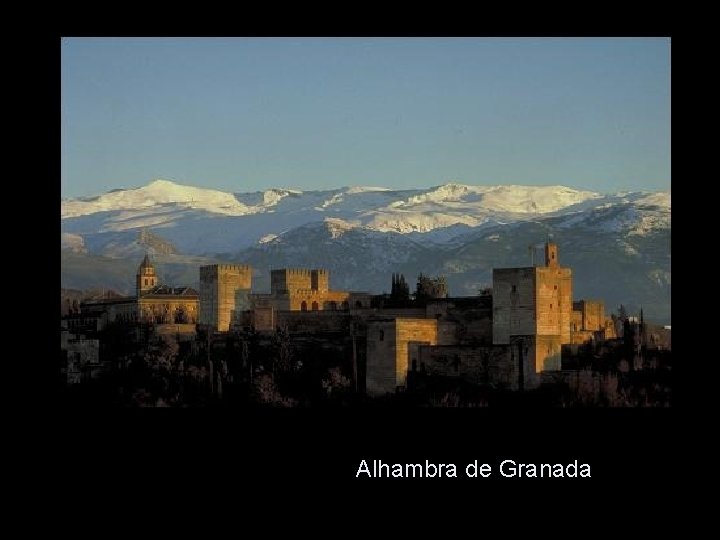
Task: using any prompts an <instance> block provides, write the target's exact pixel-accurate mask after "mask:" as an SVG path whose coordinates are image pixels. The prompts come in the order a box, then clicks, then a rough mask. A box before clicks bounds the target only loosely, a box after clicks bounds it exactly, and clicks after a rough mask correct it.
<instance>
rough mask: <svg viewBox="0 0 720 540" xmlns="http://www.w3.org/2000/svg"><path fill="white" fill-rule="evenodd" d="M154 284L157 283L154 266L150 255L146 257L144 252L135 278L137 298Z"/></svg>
mask: <svg viewBox="0 0 720 540" xmlns="http://www.w3.org/2000/svg"><path fill="white" fill-rule="evenodd" d="M155 285H157V276H156V275H155V267H154V266H153V265H152V263H151V262H150V257H148V255H147V253H146V254H145V258H144V259H143V262H142V263H140V267H139V268H138V271H137V275H136V280H135V289H136V291H137V296H138V298H140V297H141V296H142V295H143V294H145V293H147V292H148V291H150V290H152V289H153V288H154V287H155Z"/></svg>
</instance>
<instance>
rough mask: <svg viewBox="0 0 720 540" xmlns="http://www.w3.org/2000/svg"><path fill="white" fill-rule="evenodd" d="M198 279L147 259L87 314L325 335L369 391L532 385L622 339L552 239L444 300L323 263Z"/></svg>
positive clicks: (238, 268) (204, 273)
mask: <svg viewBox="0 0 720 540" xmlns="http://www.w3.org/2000/svg"><path fill="white" fill-rule="evenodd" d="M199 278H200V292H199V293H198V292H197V291H195V290H194V289H192V288H190V287H178V288H173V287H169V286H167V285H163V284H159V283H158V281H159V280H158V277H157V274H156V271H155V267H154V265H153V264H152V263H151V261H150V259H149V257H148V256H147V255H146V256H145V258H144V259H143V261H142V262H141V264H140V266H139V268H138V271H137V274H136V296H135V297H125V298H115V299H110V300H101V301H92V302H85V303H83V304H82V312H83V315H85V316H90V317H92V316H93V314H95V315H97V316H98V317H103V320H104V321H105V322H108V321H113V320H120V321H126V322H134V323H142V324H148V323H149V324H151V325H153V326H154V327H155V328H158V329H162V328H165V327H168V328H170V329H171V330H172V331H173V332H177V333H178V334H180V333H186V334H195V332H196V329H197V328H201V329H203V331H205V332H208V335H214V334H222V333H232V334H234V335H236V336H248V335H254V336H260V339H265V340H270V341H272V339H273V337H272V336H276V335H277V332H279V331H282V333H283V335H286V336H291V337H292V336H295V337H296V338H298V339H297V343H298V345H297V346H299V347H301V346H303V345H302V343H306V344H307V343H308V342H312V340H317V339H321V340H322V341H323V343H324V344H325V345H326V346H327V348H328V350H329V349H333V348H334V347H337V350H338V351H339V352H338V354H340V355H346V356H347V355H348V354H351V356H352V365H353V372H354V375H353V376H354V378H356V380H357V381H359V382H357V383H356V384H357V388H358V389H359V390H360V391H365V392H367V393H368V394H369V395H372V396H379V395H384V394H388V393H394V392H397V391H402V390H403V389H406V388H408V387H410V386H412V385H413V384H414V381H416V380H420V379H421V378H423V377H428V376H439V377H441V378H459V379H463V380H465V381H469V382H471V383H474V384H481V385H496V386H500V387H504V388H508V389H514V390H523V389H530V388H535V387H537V386H538V385H539V384H540V383H541V382H542V376H543V374H544V373H552V372H558V371H560V370H561V369H562V353H563V348H564V347H573V346H575V347H577V346H580V345H582V344H584V343H590V342H595V341H598V342H602V341H604V340H607V339H612V338H615V337H616V332H615V325H614V323H613V321H612V320H610V318H608V317H607V316H606V314H605V311H604V304H603V303H602V302H601V301H596V300H584V299H583V300H577V301H574V300H573V283H572V278H573V276H572V270H571V269H570V268H567V267H563V266H561V265H560V261H559V251H558V246H557V245H556V244H554V243H552V242H547V243H546V244H545V246H544V260H543V261H541V262H540V263H539V264H537V265H535V264H533V265H532V266H524V267H513V268H495V269H493V283H492V288H491V289H490V290H488V291H486V292H484V293H483V294H480V295H478V296H472V297H449V296H448V295H447V290H446V288H442V287H441V289H442V290H440V292H438V293H437V294H420V293H418V294H417V295H416V297H415V298H410V295H409V290H408V287H407V285H405V284H404V283H405V282H404V277H402V279H400V278H399V277H397V276H395V275H393V284H394V289H393V293H392V294H391V295H371V294H368V293H363V292H352V291H338V290H333V289H331V288H330V273H329V271H328V270H327V269H322V268H315V269H304V268H283V269H273V270H271V272H270V292H269V293H254V292H253V290H252V285H253V282H252V278H253V269H252V268H251V267H250V266H248V265H243V264H212V265H205V266H201V267H200V270H199ZM419 279H420V280H421V282H423V283H424V282H427V283H431V282H433V280H431V279H430V278H427V277H425V276H423V275H422V274H421V276H420V278H419ZM422 280H424V281H422ZM436 281H437V282H438V284H444V280H443V279H442V278H438V280H436ZM433 283H434V282H433ZM400 284H403V285H404V286H403V287H399V285H400ZM401 289H402V290H401ZM418 290H420V288H418ZM75 319H76V320H81V319H80V318H79V317H76V318H75ZM70 322H71V321H70ZM263 336H264V337H263ZM243 339H244V338H243ZM293 339H295V338H293ZM348 340H350V342H351V343H350V344H349V341H348ZM348 351H351V353H349V352H348Z"/></svg>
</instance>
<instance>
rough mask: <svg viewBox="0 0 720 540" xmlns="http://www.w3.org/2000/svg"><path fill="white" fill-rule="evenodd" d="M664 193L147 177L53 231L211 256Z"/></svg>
mask: <svg viewBox="0 0 720 540" xmlns="http://www.w3.org/2000/svg"><path fill="white" fill-rule="evenodd" d="M663 197H665V198H667V210H668V213H669V193H666V194H649V193H643V192H635V193H626V194H613V195H602V194H599V193H595V192H591V191H580V190H576V189H572V188H568V187H564V186H469V185H463V184H457V183H450V184H445V185H441V186H436V187H433V188H429V189H416V190H391V189H388V188H382V187H357V186H356V187H345V188H339V189H335V190H324V191H300V190H293V189H270V190H266V191H263V192H254V193H226V192H222V191H217V190H211V189H203V188H196V187H192V186H182V185H179V184H176V183H173V182H170V181H167V180H155V181H153V182H151V183H149V184H148V185H147V186H144V187H141V188H136V189H128V190H114V191H112V192H109V193H106V194H104V195H100V196H97V197H92V198H84V199H67V200H63V201H62V203H61V219H62V232H63V233H66V235H72V236H66V237H65V238H66V241H70V240H69V239H70V238H74V240H73V241H74V242H75V243H76V244H77V243H79V242H80V240H78V239H77V237H80V238H81V239H82V243H84V244H85V245H86V246H87V247H88V249H89V250H90V251H91V252H92V251H93V246H94V245H95V244H96V243H97V242H96V240H94V237H95V236H97V235H101V234H106V233H130V234H129V235H128V236H127V238H128V239H130V238H134V236H135V234H137V232H138V231H139V230H141V229H143V228H152V229H153V230H155V231H158V232H160V231H161V232H162V236H163V237H164V238H166V239H167V240H169V241H171V242H173V243H174V244H175V245H176V246H177V247H178V249H180V250H181V251H183V252H186V253H196V254H200V253H205V254H212V253H218V252H230V251H234V250H237V249H240V248H242V247H249V246H252V245H255V244H257V243H259V242H262V241H264V240H266V239H267V238H269V237H274V236H277V235H280V234H282V233H284V232H287V231H289V230H291V229H294V228H296V227H300V226H302V225H305V224H307V223H314V222H320V221H323V220H325V218H335V219H340V220H342V221H344V222H346V223H347V224H348V226H355V227H365V228H368V229H372V230H376V231H380V232H398V233H402V234H412V233H420V234H423V235H426V236H424V237H423V238H422V240H423V241H434V240H436V239H437V240H439V241H446V240H447V239H448V236H449V235H448V233H449V232H451V231H447V230H446V229H448V228H451V227H454V228H456V229H457V228H460V230H462V229H463V228H474V227H478V226H483V225H488V224H489V225H493V224H496V223H513V222H517V221H526V220H528V219H536V218H541V217H549V216H555V215H558V214H569V213H575V212H580V211H584V210H587V209H591V208H600V207H603V206H606V205H614V204H617V203H619V202H631V203H632V202H634V203H636V204H645V205H647V204H650V203H653V204H661V205H663V204H665V199H664V198H663ZM663 208H665V207H664V206H663ZM428 233H430V234H428ZM269 235H270V236H269ZM273 235H274V236H273ZM450 236H454V233H453V234H450Z"/></svg>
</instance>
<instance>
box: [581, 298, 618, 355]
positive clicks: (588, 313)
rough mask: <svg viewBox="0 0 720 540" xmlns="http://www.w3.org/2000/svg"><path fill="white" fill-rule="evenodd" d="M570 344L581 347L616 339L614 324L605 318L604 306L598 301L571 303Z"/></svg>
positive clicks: (608, 318)
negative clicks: (590, 342) (593, 341)
mask: <svg viewBox="0 0 720 540" xmlns="http://www.w3.org/2000/svg"><path fill="white" fill-rule="evenodd" d="M571 334H572V335H571V343H572V344H574V345H581V344H583V343H587V342H589V341H592V340H605V339H614V338H616V337H617V333H616V331H615V324H614V323H613V321H612V319H611V318H610V317H606V316H605V304H604V303H603V302H602V301H600V300H579V301H577V302H574V303H573V313H572V325H571Z"/></svg>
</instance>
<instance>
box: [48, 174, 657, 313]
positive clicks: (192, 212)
mask: <svg viewBox="0 0 720 540" xmlns="http://www.w3.org/2000/svg"><path fill="white" fill-rule="evenodd" d="M670 222H671V219H670V192H669V191H668V192H647V191H636V192H623V193H598V192H593V191H583V190H577V189H573V188H570V187H566V186H559V185H558V186H514V185H499V186H479V185H466V184H462V183H447V184H443V185H439V186H435V187H431V188H426V189H412V190H394V189H389V188H385V187H367V186H352V187H342V188H338V189H332V190H317V191H302V190H298V189H289V188H282V189H280V188H278V189H269V190H266V191H262V192H252V193H242V192H238V193H228V192H223V191H218V190H212V189H206V188H197V187H193V186H185V185H180V184H177V183H175V182H171V181H168V180H155V181H152V182H150V183H149V184H147V185H146V186H143V187H139V188H135V189H123V190H113V191H111V192H108V193H105V194H103V195H99V196H96V197H85V198H73V199H63V200H62V201H61V247H62V250H61V257H62V259H61V269H62V270H61V273H62V276H61V285H62V286H63V287H68V288H76V289H78V288H80V289H82V288H91V287H107V288H114V289H116V290H118V291H120V292H125V293H129V292H131V291H132V287H133V283H134V274H135V270H136V268H137V265H138V264H139V262H140V260H141V259H142V257H143V255H144V253H145V252H146V251H147V252H149V253H150V254H151V255H152V256H153V258H154V259H155V261H156V263H157V266H158V268H159V270H160V272H161V278H162V279H164V280H165V281H166V282H168V283H170V284H177V285H180V284H189V285H193V286H197V282H198V271H197V268H198V266H200V265H202V264H208V263H212V262H242V263H246V264H250V265H251V266H252V267H253V268H254V269H255V271H254V281H253V283H254V289H255V290H257V291H264V290H267V289H269V270H270V268H281V267H286V266H287V267H324V268H328V269H329V270H330V272H331V274H330V281H331V286H332V287H334V288H338V289H352V290H365V291H369V292H375V293H379V292H385V291H389V288H390V276H391V274H392V273H393V272H401V273H404V274H405V276H406V277H407V279H408V281H409V282H413V280H414V278H415V277H416V276H417V275H418V274H419V273H420V272H423V273H425V274H431V275H437V274H443V275H445V276H446V277H447V281H448V286H449V289H450V294H451V295H457V296H465V295H473V294H477V293H478V291H479V289H481V288H484V287H489V286H491V284H492V268H494V267H508V266H529V265H530V264H532V261H533V256H534V255H533V253H534V250H533V249H531V246H538V245H541V244H542V243H543V242H544V241H546V240H547V239H548V238H552V239H553V241H555V242H557V243H558V245H559V247H560V261H561V264H563V265H567V266H570V267H572V268H573V273H574V297H575V298H599V299H604V300H605V303H606V310H607V311H614V310H616V309H617V307H618V305H619V304H620V303H622V304H624V305H625V306H626V308H628V310H629V311H630V312H631V313H632V312H633V311H637V310H639V308H640V307H642V308H643V309H644V313H645V315H646V316H647V317H648V318H651V319H653V320H655V321H657V322H660V323H664V324H669V323H670V282H671V279H670V230H671V226H670V225H671V223H670ZM535 260H537V258H535Z"/></svg>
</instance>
